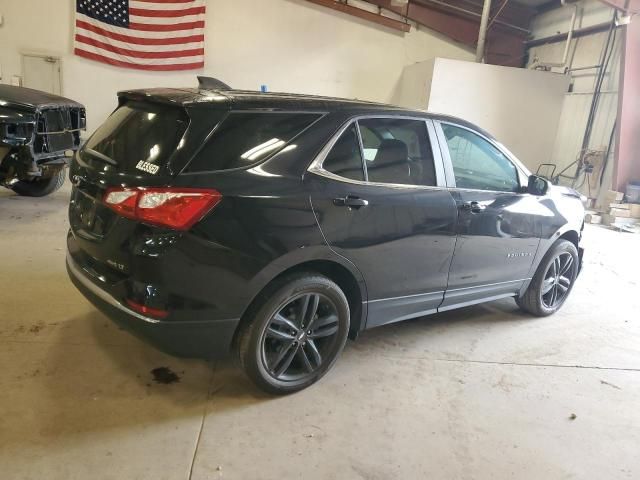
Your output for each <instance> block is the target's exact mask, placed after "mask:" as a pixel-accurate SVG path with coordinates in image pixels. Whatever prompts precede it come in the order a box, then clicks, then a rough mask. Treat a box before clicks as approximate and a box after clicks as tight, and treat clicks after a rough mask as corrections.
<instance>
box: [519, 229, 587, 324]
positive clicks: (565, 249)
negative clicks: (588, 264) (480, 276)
mask: <svg viewBox="0 0 640 480" xmlns="http://www.w3.org/2000/svg"><path fill="white" fill-rule="evenodd" d="M578 262H579V260H578V250H577V249H576V246H575V245H574V244H573V243H571V242H570V241H568V240H564V239H559V240H557V241H556V242H555V243H554V244H553V245H552V246H551V248H550V249H549V251H548V252H547V254H546V255H545V256H544V258H543V259H542V262H540V266H539V267H538V270H537V271H536V273H535V275H534V276H533V279H532V280H531V283H530V284H529V287H528V288H527V290H526V292H525V293H524V295H522V296H521V297H518V298H516V302H517V303H518V306H519V307H520V308H521V309H522V310H524V311H526V312H528V313H531V314H533V315H536V316H538V317H546V316H548V315H552V314H554V313H555V312H557V311H558V310H559V309H560V307H562V305H563V304H564V302H565V301H566V299H567V297H568V296H569V294H570V293H571V290H572V289H573V284H574V282H575V280H576V278H577V276H578Z"/></svg>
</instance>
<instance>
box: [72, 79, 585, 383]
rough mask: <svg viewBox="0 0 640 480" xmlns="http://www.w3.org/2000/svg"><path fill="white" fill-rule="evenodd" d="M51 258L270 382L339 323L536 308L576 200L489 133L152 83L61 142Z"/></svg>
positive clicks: (136, 312) (343, 104) (567, 271)
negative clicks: (62, 235)
mask: <svg viewBox="0 0 640 480" xmlns="http://www.w3.org/2000/svg"><path fill="white" fill-rule="evenodd" d="M70 177H71V180H72V182H73V185H74V188H73V193H72V197H71V204H70V207H69V219H70V224H71V230H70V232H69V234H68V255H67V268H68V271H69V275H70V277H71V279H72V281H73V282H74V284H75V285H76V286H77V287H78V289H80V291H81V292H82V293H83V294H84V295H85V296H86V297H87V298H88V299H89V300H90V301H91V302H93V303H94V304H95V305H96V306H97V307H98V308H99V309H101V310H102V311H104V312H105V313H106V314H107V315H108V316H110V317H111V318H113V319H114V320H115V321H117V322H119V323H121V324H123V325H126V326H128V327H129V328H130V329H131V330H133V331H136V332H139V333H141V334H143V335H144V336H145V337H147V338H149V339H151V340H153V341H155V343H157V344H159V345H160V346H162V347H164V349H165V350H166V349H168V350H170V351H172V352H174V353H177V354H183V355H184V354H186V355H196V356H211V355H213V354H218V355H219V354H225V353H227V352H228V351H229V350H230V349H232V350H234V351H236V352H237V353H238V354H239V357H240V360H241V363H242V365H243V366H244V368H245V370H246V372H247V373H248V375H249V376H250V377H251V378H252V379H253V380H254V381H255V382H256V383H257V384H258V385H259V386H260V387H262V388H263V389H265V390H267V391H270V392H275V393H287V392H292V391H296V390H300V389H302V388H304V387H306V386H308V385H310V384H312V383H314V382H315V381H317V380H318V379H319V378H320V377H321V376H322V375H323V374H324V373H326V372H327V371H328V370H329V369H330V368H331V366H332V365H333V363H334V362H335V360H336V359H337V357H338V355H339V354H340V352H341V350H342V348H343V346H344V344H345V341H346V339H347V337H350V338H352V339H355V338H356V336H357V335H358V332H360V331H362V330H364V329H367V328H372V327H375V326H378V325H383V324H386V323H391V322H397V321H400V320H404V319H408V318H413V317H419V316H423V315H427V314H430V313H434V312H442V311H445V310H450V309H454V308H459V307H463V306H466V305H471V304H475V303H479V302H486V301H489V300H495V299H498V298H503V297H515V299H516V301H517V302H518V304H519V305H520V307H521V308H523V309H524V310H526V311H528V312H530V313H532V314H534V315H549V314H552V313H554V312H555V311H556V310H558V309H559V308H560V306H561V305H562V304H563V303H564V301H565V300H566V298H567V296H568V295H569V292H570V291H571V288H572V286H573V284H574V281H575V279H576V277H577V275H578V272H579V270H580V264H581V258H582V249H581V248H580V247H579V242H580V238H581V232H582V228H583V215H584V210H583V206H582V203H581V201H580V196H579V195H578V194H577V193H576V192H574V191H572V190H570V189H567V188H561V187H556V186H552V185H549V184H548V182H547V181H546V180H544V179H542V178H539V177H535V176H531V175H530V174H529V172H528V171H527V169H526V168H525V167H524V166H523V165H522V164H521V163H520V162H519V161H518V160H517V159H516V158H515V157H514V156H513V155H512V154H511V153H509V152H508V151H507V149H505V148H504V147H503V146H502V145H500V144H499V143H498V142H496V140H494V139H493V138H492V137H491V136H490V135H489V134H488V133H486V132H484V131H482V130H481V129H479V128H477V127H475V126H473V125H471V124H469V123H467V122H465V121H463V120H460V119H457V118H452V117H446V116H441V115H432V114H429V113H425V112H421V111H410V110H405V109H401V108H398V107H393V106H389V105H382V104H374V103H366V102H361V101H350V100H343V99H335V98H322V97H313V96H302V95H291V94H265V93H258V92H248V91H238V90H206V89H152V90H144V91H129V92H121V93H120V94H119V106H118V108H117V109H116V110H115V111H114V112H113V114H112V115H111V116H110V117H109V118H108V119H107V121H106V122H105V123H104V124H103V125H102V126H101V127H100V128H98V130H97V131H96V132H95V133H94V134H93V135H92V136H91V137H90V139H89V140H88V141H87V142H86V144H85V145H84V146H83V147H82V148H81V149H80V150H79V151H78V153H77V154H76V157H75V159H74V161H73V163H72V166H71V171H70Z"/></svg>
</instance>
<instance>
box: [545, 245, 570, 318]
mask: <svg viewBox="0 0 640 480" xmlns="http://www.w3.org/2000/svg"><path fill="white" fill-rule="evenodd" d="M575 267H576V265H575V262H574V260H573V256H572V255H571V254H570V253H569V252H563V253H561V254H559V255H558V256H557V257H555V258H554V259H553V261H552V262H551V264H550V265H549V267H548V268H547V271H546V272H545V275H544V280H543V281H542V290H541V293H540V295H541V297H542V303H543V305H544V306H545V307H547V308H551V309H553V308H556V307H558V306H559V305H561V304H562V302H564V300H565V299H566V297H567V294H568V293H569V290H570V289H571V283H572V282H573V280H574V278H575Z"/></svg>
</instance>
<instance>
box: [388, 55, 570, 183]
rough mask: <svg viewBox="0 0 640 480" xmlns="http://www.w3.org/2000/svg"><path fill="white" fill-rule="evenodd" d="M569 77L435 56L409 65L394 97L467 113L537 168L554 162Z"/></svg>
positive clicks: (433, 108)
mask: <svg viewBox="0 0 640 480" xmlns="http://www.w3.org/2000/svg"><path fill="white" fill-rule="evenodd" d="M568 88H569V77H567V76H565V75H560V74H556V73H548V72H540V71H533V70H526V69H522V68H512V67H499V66H495V65H486V64H480V63H473V62H466V61H459V60H449V59H445V58H435V59H432V60H429V61H426V62H420V63H416V64H413V65H410V66H408V67H406V68H405V69H404V72H403V75H402V78H401V81H400V83H399V85H398V88H397V89H396V92H395V95H394V101H395V102H396V103H398V104H400V105H402V106H406V107H411V108H420V109H427V110H429V111H431V112H437V113H445V114H448V115H455V116H457V117H461V118H464V119H466V120H469V121H470V122H473V123H475V124H477V125H478V126H480V127H482V128H484V129H485V130H487V131H488V132H490V133H491V134H492V135H494V136H495V137H496V138H497V139H498V140H499V141H500V142H501V143H503V144H504V145H506V146H507V148H509V150H511V151H512V152H513V153H514V154H515V155H516V156H517V157H518V158H520V160H522V162H524V164H525V165H527V167H528V168H529V169H530V170H532V171H534V172H535V171H536V169H537V168H538V165H539V164H541V163H548V162H550V161H551V158H552V153H553V146H554V142H555V139H556V133H557V130H558V122H559V120H560V113H561V110H562V101H563V98H564V94H565V93H566V92H567V89H568Z"/></svg>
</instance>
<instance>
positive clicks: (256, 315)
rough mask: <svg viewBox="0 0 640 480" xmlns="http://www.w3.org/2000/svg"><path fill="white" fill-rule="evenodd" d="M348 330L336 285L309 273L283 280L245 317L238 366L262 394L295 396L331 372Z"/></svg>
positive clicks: (346, 309)
mask: <svg viewBox="0 0 640 480" xmlns="http://www.w3.org/2000/svg"><path fill="white" fill-rule="evenodd" d="M348 331H349V303H348V302H347V298H346V297H345V295H344V293H343V292H342V290H340V287H338V285H336V284H335V283H334V282H332V281H331V280H330V279H328V278H326V277H324V276H321V275H318V274H313V273H307V274H296V275H292V276H288V277H284V278H282V279H280V280H277V281H276V283H274V284H273V285H272V286H271V287H270V288H268V289H267V291H266V292H265V293H264V294H263V295H262V296H261V298H260V299H259V300H258V302H257V304H256V305H254V306H253V307H252V308H251V311H250V312H248V314H247V318H245V323H244V325H243V327H242V330H241V331H240V334H239V335H240V336H239V342H238V345H239V355H240V362H241V364H242V366H243V368H244V370H245V372H246V373H247V375H248V376H249V377H250V378H251V379H252V380H253V381H254V382H255V383H256V385H258V386H259V387H260V388H261V389H263V390H265V391H267V392H269V393H274V394H286V393H292V392H296V391H299V390H302V389H303V388H306V387H308V386H309V385H311V384H313V383H315V382H316V381H318V380H319V379H320V378H321V377H322V376H323V375H324V374H325V373H327V371H329V369H331V367H332V366H333V364H334V363H335V361H336V360H337V358H338V356H339V355H340V353H341V352H342V349H343V348H344V344H345V342H346V339H347V333H348Z"/></svg>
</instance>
